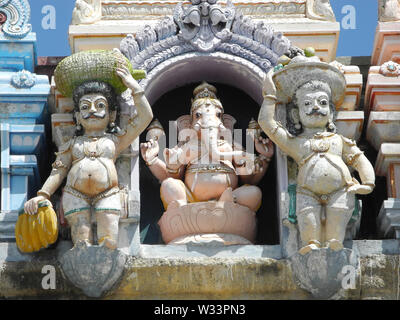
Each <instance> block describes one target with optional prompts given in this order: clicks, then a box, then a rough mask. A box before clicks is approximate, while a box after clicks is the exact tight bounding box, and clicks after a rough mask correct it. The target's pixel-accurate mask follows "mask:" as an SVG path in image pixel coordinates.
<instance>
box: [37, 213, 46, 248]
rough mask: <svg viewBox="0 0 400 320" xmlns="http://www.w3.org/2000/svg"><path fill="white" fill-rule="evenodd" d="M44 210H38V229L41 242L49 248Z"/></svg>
mask: <svg viewBox="0 0 400 320" xmlns="http://www.w3.org/2000/svg"><path fill="white" fill-rule="evenodd" d="M44 219H45V216H44V210H38V214H37V226H38V228H37V231H38V235H39V239H40V242H41V244H42V246H43V247H44V248H47V247H48V246H49V241H48V240H47V236H46V233H45V232H44V228H46V226H45V224H44Z"/></svg>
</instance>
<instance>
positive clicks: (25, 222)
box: [21, 213, 33, 252]
mask: <svg viewBox="0 0 400 320" xmlns="http://www.w3.org/2000/svg"><path fill="white" fill-rule="evenodd" d="M21 234H22V238H23V241H24V246H23V248H22V251H23V252H32V251H33V247H32V240H31V236H30V234H29V215H28V214H26V213H25V214H23V215H22V226H21Z"/></svg>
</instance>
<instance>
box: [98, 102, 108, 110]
mask: <svg viewBox="0 0 400 320" xmlns="http://www.w3.org/2000/svg"><path fill="white" fill-rule="evenodd" d="M105 107H106V105H105V104H104V102H99V103H98V104H97V108H99V109H104V108H105Z"/></svg>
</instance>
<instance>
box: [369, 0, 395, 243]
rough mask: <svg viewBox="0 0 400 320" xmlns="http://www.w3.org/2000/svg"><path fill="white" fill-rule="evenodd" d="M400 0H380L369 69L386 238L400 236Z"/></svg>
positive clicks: (371, 138) (372, 137)
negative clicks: (382, 179) (383, 186)
mask: <svg viewBox="0 0 400 320" xmlns="http://www.w3.org/2000/svg"><path fill="white" fill-rule="evenodd" d="M399 30H400V3H399V1H397V0H379V22H378V27H377V31H376V35H375V44H374V52H373V56H372V64H373V66H372V67H371V68H370V70H369V74H368V83H367V88H366V94H365V111H366V113H368V114H369V120H368V126H367V139H368V141H369V142H370V143H371V144H372V145H373V146H374V148H375V149H376V150H378V151H379V154H378V158H377V161H376V165H375V171H376V174H377V175H378V176H386V179H387V196H388V200H385V201H384V202H383V204H382V207H381V210H380V213H379V216H378V218H377V224H378V227H379V233H380V235H381V236H382V237H385V238H393V237H395V238H396V239H399V238H400V232H399V230H400V191H399V188H400V99H399V97H400V65H399V64H398V63H397V62H400V49H399V48H400V31H399Z"/></svg>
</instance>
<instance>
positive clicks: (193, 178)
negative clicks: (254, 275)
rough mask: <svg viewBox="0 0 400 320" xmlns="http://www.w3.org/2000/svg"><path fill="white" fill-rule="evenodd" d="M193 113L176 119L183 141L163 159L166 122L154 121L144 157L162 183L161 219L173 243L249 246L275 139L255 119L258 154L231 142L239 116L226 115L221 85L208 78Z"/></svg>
mask: <svg viewBox="0 0 400 320" xmlns="http://www.w3.org/2000/svg"><path fill="white" fill-rule="evenodd" d="M193 94H194V98H193V99H192V105H191V109H190V115H184V116H182V117H180V118H179V119H178V120H177V124H178V131H179V135H178V140H179V142H178V145H177V146H175V147H174V148H171V149H168V148H166V149H165V150H163V157H164V159H165V161H163V160H161V159H160V158H159V157H158V154H159V152H160V150H159V148H160V146H159V144H158V140H159V138H160V136H161V135H162V134H163V130H162V127H161V125H160V124H159V123H158V122H157V123H153V124H152V125H151V126H150V128H149V129H150V130H149V133H148V137H149V141H148V142H145V143H142V144H141V153H142V157H143V159H144V160H145V162H146V164H147V166H148V168H149V169H150V171H151V172H152V173H153V175H154V176H155V177H156V178H157V179H158V180H159V181H160V182H161V191H160V193H161V200H162V202H163V204H164V208H165V210H166V211H165V212H164V214H163V216H162V217H161V219H160V221H159V226H160V229H161V233H162V237H163V240H164V241H165V242H166V243H168V244H183V243H207V242H211V241H216V242H217V243H222V244H225V245H227V244H250V243H253V242H254V241H255V236H256V215H255V212H256V211H257V210H258V209H259V207H260V205H261V200H262V193H261V190H260V189H259V188H258V187H257V186H256V185H257V183H258V182H259V181H260V180H261V179H262V178H263V176H264V175H265V173H266V171H267V168H268V165H269V161H270V160H271V157H272V156H273V152H274V151H273V145H272V142H270V141H269V139H267V138H263V137H262V136H261V134H260V132H261V131H260V129H259V127H258V124H257V123H256V122H255V121H252V122H251V125H250V127H249V128H250V129H253V130H249V131H250V132H251V134H252V137H253V139H254V141H255V149H256V150H257V151H258V153H259V155H258V156H256V155H255V154H254V153H249V152H245V151H244V149H243V147H242V146H241V145H239V144H238V143H235V142H233V141H232V130H233V125H234V123H235V120H234V119H233V117H231V116H230V115H227V114H224V108H223V106H222V104H221V102H220V100H219V99H218V98H217V89H216V88H215V87H214V86H212V85H210V84H208V83H206V82H203V83H202V84H201V85H199V86H198V87H197V88H195V90H194V92H193Z"/></svg>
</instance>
